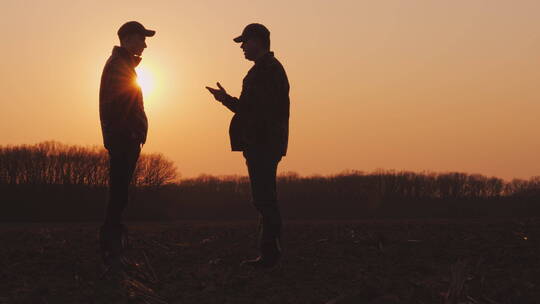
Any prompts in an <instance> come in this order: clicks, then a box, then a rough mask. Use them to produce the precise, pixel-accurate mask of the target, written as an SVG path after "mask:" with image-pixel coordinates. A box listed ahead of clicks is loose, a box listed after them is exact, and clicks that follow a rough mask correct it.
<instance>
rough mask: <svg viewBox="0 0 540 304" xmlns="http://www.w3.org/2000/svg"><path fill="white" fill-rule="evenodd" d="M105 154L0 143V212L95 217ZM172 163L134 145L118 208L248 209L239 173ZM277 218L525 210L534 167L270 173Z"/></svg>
mask: <svg viewBox="0 0 540 304" xmlns="http://www.w3.org/2000/svg"><path fill="white" fill-rule="evenodd" d="M107 162H108V157H107V154H106V151H105V150H103V149H101V148H95V147H91V148H89V147H78V146H67V145H63V144H59V143H56V142H45V143H41V144H37V145H32V146H17V147H10V146H8V147H0V193H1V196H2V203H1V204H0V208H1V210H0V220H11V221H23V220H99V219H101V218H102V215H103V210H104V209H105V204H106V199H107V188H106V185H107V180H108V177H107V172H108V163H107ZM178 176H179V174H178V173H177V171H176V168H175V166H174V164H173V163H172V162H171V161H170V160H168V159H166V158H165V157H163V156H162V155H159V154H150V155H146V154H143V155H142V156H141V158H140V161H139V163H138V166H137V170H136V173H135V183H134V184H135V185H134V187H133V190H132V191H133V195H132V200H131V202H130V205H129V208H128V210H127V215H126V216H127V217H128V218H130V219H133V220H176V219H212V220H237V219H252V218H254V216H255V211H254V209H253V208H251V206H250V204H249V200H250V187H249V180H248V178H247V177H245V176H221V177H215V176H210V175H201V176H199V177H196V178H188V179H179V178H178ZM278 192H279V200H280V204H281V209H282V212H283V214H284V215H285V216H286V217H287V218H296V219H357V218H375V217H397V218H404V217H477V216H532V215H538V214H540V201H539V200H540V177H533V178H531V179H529V180H520V179H515V180H512V181H505V180H503V179H500V178H496V177H486V176H483V175H479V174H467V173H458V172H450V173H433V172H419V173H418V172H406V171H388V170H379V171H375V172H369V173H365V172H360V171H350V172H344V173H341V174H337V175H332V176H310V177H303V176H300V175H298V174H296V173H285V174H281V175H280V176H279V178H278Z"/></svg>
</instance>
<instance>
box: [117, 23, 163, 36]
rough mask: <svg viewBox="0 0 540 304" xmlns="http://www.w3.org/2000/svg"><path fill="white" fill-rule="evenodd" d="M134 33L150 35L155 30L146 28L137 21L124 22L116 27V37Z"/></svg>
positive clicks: (152, 34) (153, 33) (154, 32)
mask: <svg viewBox="0 0 540 304" xmlns="http://www.w3.org/2000/svg"><path fill="white" fill-rule="evenodd" d="M135 33H138V34H141V35H143V36H145V37H152V36H154V35H155V34H156V31H153V30H148V29H146V28H145V27H144V26H143V25H142V24H140V23H139V22H137V21H129V22H126V23H124V24H123V25H122V26H121V27H120V28H119V29H118V37H125V36H126V35H129V34H135Z"/></svg>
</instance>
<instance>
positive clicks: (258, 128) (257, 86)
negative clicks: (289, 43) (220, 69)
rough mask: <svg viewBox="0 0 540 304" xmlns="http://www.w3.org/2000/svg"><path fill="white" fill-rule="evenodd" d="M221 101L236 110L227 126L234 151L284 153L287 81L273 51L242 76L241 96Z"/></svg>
mask: <svg viewBox="0 0 540 304" xmlns="http://www.w3.org/2000/svg"><path fill="white" fill-rule="evenodd" d="M224 105H225V106H227V107H228V108H229V109H230V110H231V111H233V112H234V113H235V114H234V116H233V118H232V120H231V124H230V127H229V135H230V140H231V148H232V150H233V151H247V150H255V151H265V152H275V153H278V154H279V155H282V156H284V155H286V154H287V145H288V140H289V105H290V101H289V81H288V79H287V74H286V73H285V69H284V68H283V66H282V65H281V63H280V62H279V61H278V60H277V59H276V58H275V57H274V53H272V52H269V53H267V54H266V55H264V56H263V57H262V58H260V59H258V60H257V61H256V62H255V65H253V67H252V68H251V69H250V70H249V72H248V73H247V75H246V77H245V78H244V81H243V85H242V93H241V94H240V98H238V99H237V98H232V99H231V100H228V101H226V102H224Z"/></svg>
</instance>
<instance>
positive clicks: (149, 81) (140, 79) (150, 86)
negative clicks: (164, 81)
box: [135, 67, 154, 95]
mask: <svg viewBox="0 0 540 304" xmlns="http://www.w3.org/2000/svg"><path fill="white" fill-rule="evenodd" d="M135 70H136V71H137V84H138V85H139V86H140V87H141V89H142V90H143V93H144V94H145V95H148V94H150V93H152V91H153V90H154V79H153V77H152V74H151V73H150V71H148V70H147V69H145V68H144V67H137V68H136V69H135Z"/></svg>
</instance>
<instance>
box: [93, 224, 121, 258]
mask: <svg viewBox="0 0 540 304" xmlns="http://www.w3.org/2000/svg"><path fill="white" fill-rule="evenodd" d="M99 245H100V249H101V256H102V259H103V262H104V263H105V265H107V266H113V264H118V263H122V260H123V256H124V251H125V249H126V248H127V246H128V235H127V228H126V226H125V225H122V224H120V225H114V226H113V225H103V226H101V228H100V229H99Z"/></svg>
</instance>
